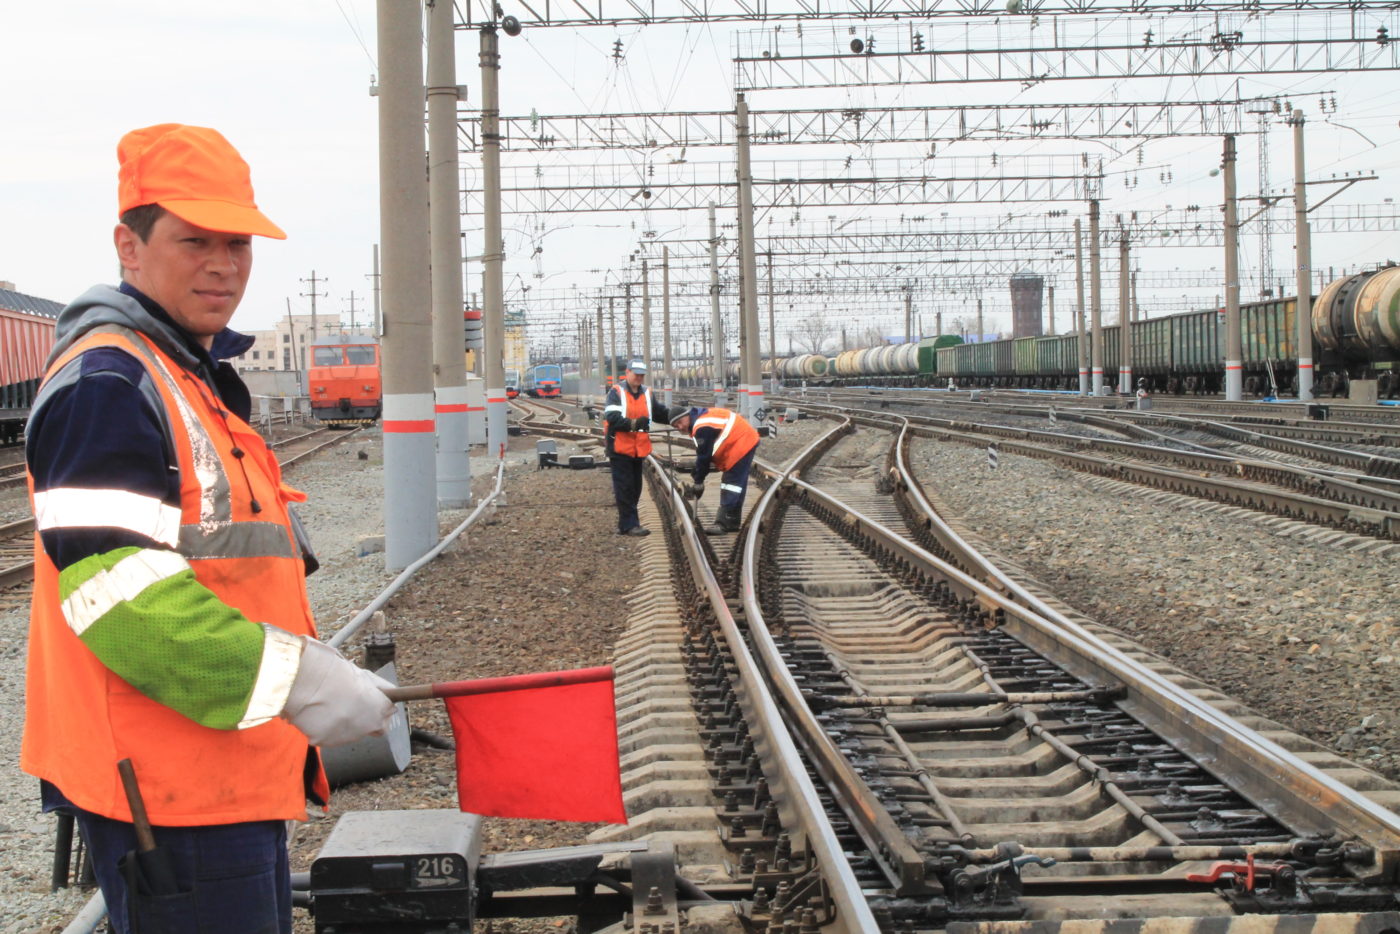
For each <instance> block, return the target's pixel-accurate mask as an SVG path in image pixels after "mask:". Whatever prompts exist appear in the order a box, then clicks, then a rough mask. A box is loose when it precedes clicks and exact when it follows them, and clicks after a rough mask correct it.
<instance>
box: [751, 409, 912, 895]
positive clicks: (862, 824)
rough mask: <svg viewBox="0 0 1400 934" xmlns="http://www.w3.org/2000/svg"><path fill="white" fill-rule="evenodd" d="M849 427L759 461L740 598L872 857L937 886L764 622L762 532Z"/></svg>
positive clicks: (766, 667)
mask: <svg viewBox="0 0 1400 934" xmlns="http://www.w3.org/2000/svg"><path fill="white" fill-rule="evenodd" d="M847 431H848V428H847V426H846V424H844V423H843V424H842V425H840V426H838V427H837V428H836V429H835V430H833V431H831V432H829V433H827V434H826V435H824V436H823V437H822V438H819V439H818V440H817V441H815V442H813V443H812V444H811V445H809V446H808V447H807V448H806V449H805V450H804V451H803V453H802V454H801V455H799V457H798V458H797V459H796V461H795V462H794V465H795V466H794V467H792V468H789V469H788V470H779V469H775V468H773V467H771V466H770V465H767V464H763V465H760V466H761V467H762V469H763V470H765V471H766V472H768V474H769V475H770V477H771V478H772V480H773V482H772V483H770V484H769V486H768V488H767V489H766V490H765V491H764V493H763V496H762V498H761V499H760V500H759V502H758V504H757V505H756V506H755V507H754V511H753V514H752V516H751V517H750V519H749V523H748V529H747V532H746V533H745V538H744V557H743V562H742V564H741V567H740V577H739V581H740V583H739V588H740V599H741V600H742V601H743V605H744V614H745V618H746V620H747V622H748V635H749V638H750V640H751V643H752V645H753V647H754V651H755V652H756V653H757V656H758V661H759V662H760V663H761V664H762V666H763V672H764V675H765V677H766V678H767V680H768V683H769V684H771V685H772V686H773V688H774V690H776V691H777V693H778V695H779V697H780V698H781V699H782V701H783V709H784V710H785V711H786V712H787V717H788V720H789V722H791V723H792V724H793V725H794V726H795V727H796V728H797V731H798V735H799V737H800V738H801V740H802V744H803V747H804V748H805V749H806V751H807V754H808V756H809V757H810V758H811V760H812V764H813V766H814V768H815V769H816V770H817V773H818V774H819V775H820V776H821V778H822V780H823V781H825V782H826V783H827V786H828V788H829V789H830V791H831V792H832V795H833V797H834V798H835V799H836V801H837V803H838V804H839V805H840V807H841V809H842V810H843V811H844V812H845V813H846V815H847V816H848V817H849V818H850V820H851V824H852V826H853V827H854V828H855V829H856V832H857V833H858V834H859V835H860V837H861V839H862V840H863V841H865V844H866V846H867V847H868V848H869V850H870V853H871V856H872V858H873V859H874V860H875V862H876V863H877V864H878V865H879V866H880V869H881V871H882V872H883V873H884V874H885V876H886V878H888V879H889V881H890V884H891V885H893V886H894V887H895V888H896V890H897V891H901V892H906V893H908V892H929V891H937V890H938V888H939V886H938V883H937V882H936V881H934V880H932V879H931V878H929V877H928V876H927V874H926V867H925V861H924V856H923V854H921V853H920V852H919V851H918V850H917V849H916V848H915V847H914V846H913V845H912V844H910V842H909V840H908V837H907V836H906V835H905V834H904V832H903V831H902V830H901V829H900V828H899V825H898V824H896V823H895V821H894V820H893V819H892V818H891V817H890V815H889V814H888V812H887V811H886V810H885V809H884V808H883V807H882V806H880V805H879V803H878V798H877V797H876V795H875V794H874V793H873V792H872V791H871V789H870V787H869V786H868V785H867V784H866V782H865V781H864V780H863V779H862V778H861V777H860V775H859V774H858V773H857V772H856V770H855V769H854V768H853V767H852V766H851V763H850V762H849V761H848V759H847V757H846V756H845V755H844V754H843V753H842V752H841V750H840V749H838V748H837V746H836V744H835V743H833V742H832V740H831V738H830V736H828V735H827V733H826V731H825V730H824V729H823V728H822V725H821V723H820V722H818V720H817V718H816V715H815V712H814V711H813V710H812V709H811V707H810V706H809V705H808V704H807V702H806V699H805V698H804V697H803V694H802V689H801V687H800V686H799V685H798V684H797V682H796V680H794V678H793V677H792V674H791V672H790V671H789V669H788V665H787V662H786V660H785V659H784V658H783V655H782V652H781V651H780V650H779V649H778V646H777V643H776V642H774V640H773V637H772V635H771V634H770V633H769V631H768V627H767V625H766V624H765V623H764V619H763V608H762V606H761V605H760V604H759V601H758V592H757V586H758V568H757V562H758V555H759V554H760V553H761V551H762V542H761V541H760V537H761V535H762V534H763V533H765V532H767V531H769V527H770V526H771V525H772V524H773V514H774V513H775V511H776V508H777V504H778V495H779V491H780V490H781V489H782V487H783V485H784V483H785V482H787V481H788V480H789V479H791V478H793V476H794V475H795V474H796V473H797V472H798V471H799V470H800V469H802V468H803V467H805V465H806V464H807V463H808V462H810V461H812V460H815V456H816V455H817V454H818V453H820V452H821V451H823V450H825V448H827V447H830V446H831V445H832V444H833V443H834V442H835V440H837V439H838V438H839V437H840V436H841V435H844V434H846V433H847Z"/></svg>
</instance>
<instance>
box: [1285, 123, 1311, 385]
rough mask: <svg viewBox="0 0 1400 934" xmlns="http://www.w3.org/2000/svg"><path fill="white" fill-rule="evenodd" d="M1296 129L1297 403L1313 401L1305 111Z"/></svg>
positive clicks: (1294, 155) (1294, 196)
mask: <svg viewBox="0 0 1400 934" xmlns="http://www.w3.org/2000/svg"><path fill="white" fill-rule="evenodd" d="M1288 122H1289V123H1291V124H1292V125H1293V176H1294V178H1293V226H1294V231H1295V236H1296V237H1297V243H1298V247H1297V254H1296V255H1297V260H1298V264H1297V265H1298V269H1297V278H1296V280H1295V282H1296V284H1297V289H1298V307H1297V308H1296V309H1294V315H1295V316H1296V318H1297V331H1298V401H1299V402H1308V401H1311V400H1312V398H1313V388H1312V387H1313V358H1312V282H1311V281H1310V280H1311V273H1312V228H1311V227H1310V226H1309V224H1308V189H1307V184H1308V183H1307V173H1306V171H1305V169H1304V164H1303V109H1302V108H1301V107H1294V108H1293V112H1292V114H1291V115H1290V116H1289V118H1288Z"/></svg>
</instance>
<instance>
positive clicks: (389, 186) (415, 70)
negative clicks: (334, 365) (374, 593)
mask: <svg viewBox="0 0 1400 934" xmlns="http://www.w3.org/2000/svg"><path fill="white" fill-rule="evenodd" d="M377 13H378V35H379V227H380V237H379V239H380V242H381V249H382V252H383V263H384V268H383V272H382V276H383V283H382V286H383V315H384V340H383V354H382V357H383V374H382V380H383V386H384V416H383V419H384V564H385V567H386V568H388V569H389V570H400V569H402V568H405V567H408V565H410V564H412V563H413V562H414V561H416V560H418V558H420V557H421V556H423V555H424V554H426V553H427V552H428V551H429V550H431V549H432V547H433V546H434V544H436V542H437V502H436V499H437V497H436V478H435V472H436V463H435V458H434V456H433V428H434V422H433V378H432V363H433V357H432V347H433V340H432V338H433V332H432V320H431V316H430V313H429V309H430V308H431V307H432V305H431V294H430V292H431V290H430V289H429V287H428V180H427V178H426V177H425V176H424V174H423V95H424V88H423V45H422V44H423V31H422V28H421V25H420V22H421V21H420V17H421V16H422V9H421V8H420V7H419V5H418V4H416V3H412V4H407V3H400V2H398V0H379V3H378V7H377Z"/></svg>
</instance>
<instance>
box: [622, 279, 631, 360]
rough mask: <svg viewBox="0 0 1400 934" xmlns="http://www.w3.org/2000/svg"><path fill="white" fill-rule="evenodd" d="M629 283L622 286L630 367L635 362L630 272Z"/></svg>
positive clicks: (623, 330) (623, 312) (623, 316)
mask: <svg viewBox="0 0 1400 934" xmlns="http://www.w3.org/2000/svg"><path fill="white" fill-rule="evenodd" d="M627 279H628V281H627V282H625V283H623V286H622V332H623V335H624V340H623V343H625V344H626V345H627V360H626V361H625V364H627V365H630V364H631V363H632V360H633V354H632V281H631V279H632V272H631V270H628V273H627Z"/></svg>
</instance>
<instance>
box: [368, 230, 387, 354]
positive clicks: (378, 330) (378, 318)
mask: <svg viewBox="0 0 1400 934" xmlns="http://www.w3.org/2000/svg"><path fill="white" fill-rule="evenodd" d="M370 261H371V264H372V265H371V266H370V269H371V272H370V278H371V279H372V280H374V336H375V337H380V336H382V335H383V334H384V317H383V314H382V313H381V312H380V309H379V299H380V292H381V289H380V287H379V244H377V243H376V244H375V245H374V255H373V257H371V260H370Z"/></svg>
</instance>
